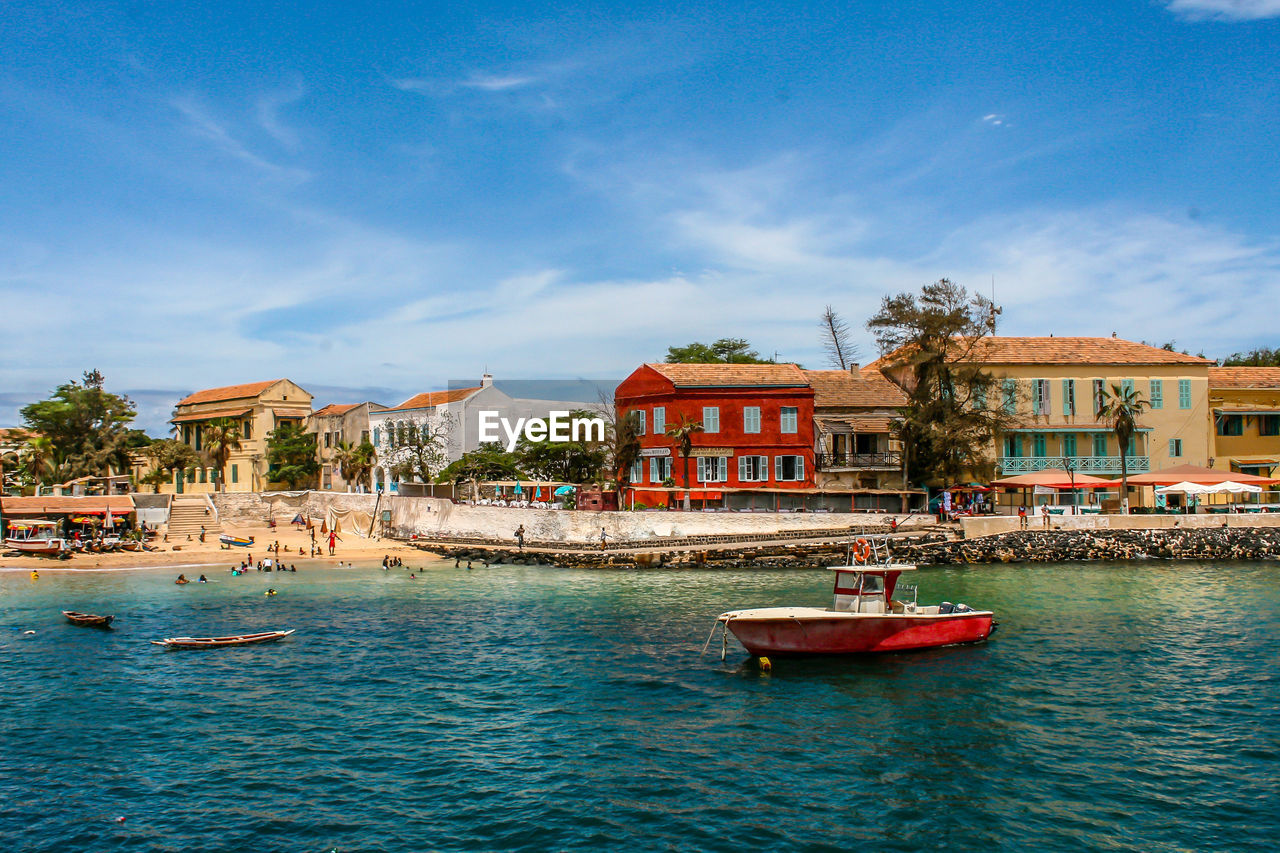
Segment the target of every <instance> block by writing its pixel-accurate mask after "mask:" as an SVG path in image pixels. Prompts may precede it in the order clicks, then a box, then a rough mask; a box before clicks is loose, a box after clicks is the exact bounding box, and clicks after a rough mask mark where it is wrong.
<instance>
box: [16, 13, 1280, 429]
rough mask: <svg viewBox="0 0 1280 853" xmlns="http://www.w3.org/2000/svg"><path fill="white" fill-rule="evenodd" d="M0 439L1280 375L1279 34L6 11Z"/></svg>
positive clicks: (923, 21)
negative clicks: (591, 395) (516, 407)
mask: <svg viewBox="0 0 1280 853" xmlns="http://www.w3.org/2000/svg"><path fill="white" fill-rule="evenodd" d="M3 20H4V25H3V26H0V115H3V117H4V121H3V132H0V426H5V425H16V424H17V423H19V422H20V417H19V415H18V409H19V408H20V407H21V406H22V405H23V404H25V403H27V402H31V401H33V400H37V399H41V398H43V397H45V396H47V395H48V393H49V392H50V391H51V390H52V389H53V388H54V387H55V386H57V385H58V384H59V383H61V382H64V381H67V380H69V379H75V378H79V377H80V376H81V374H82V373H83V372H84V371H86V370H89V369H93V368H96V369H98V370H100V371H102V373H104V374H105V375H106V378H107V387H108V389H109V390H114V391H117V392H124V393H129V394H130V396H131V397H133V399H135V401H137V402H138V404H139V409H140V416H139V422H140V424H142V425H143V426H144V427H146V428H147V429H148V430H149V431H151V432H152V433H153V434H156V435H159V434H162V433H163V432H164V431H165V425H164V421H165V420H166V419H167V417H168V415H169V411H170V409H171V408H172V406H173V404H174V403H175V402H176V401H177V399H178V398H179V397H181V396H183V395H184V394H185V393H188V392H190V391H192V390H196V389H199V388H206V387H212V386H218V385H228V384H236V383H242V382H251V381H257V380H262V379H274V378H279V377H288V378H290V379H293V380H294V381H295V382H298V383H299V384H301V385H302V386H303V387H304V388H307V389H308V390H310V391H312V392H313V393H314V394H315V395H316V405H317V406H320V405H324V404H326V403H329V402H342V401H349V402H354V401H359V400H364V399H373V400H375V401H377V402H382V403H386V404H390V405H394V404H395V403H398V402H400V401H401V400H403V399H405V398H407V397H409V396H410V395H412V394H413V393H417V392H419V391H423V390H431V389H435V388H443V387H446V386H447V384H448V383H449V382H450V381H451V380H458V379H462V378H471V377H478V376H479V374H480V373H482V372H483V371H485V370H487V371H489V372H491V373H493V374H495V375H497V376H499V377H505V378H519V379H528V378H565V377H600V376H625V375H626V374H628V373H629V372H631V370H633V369H634V368H635V367H636V366H638V365H639V364H640V363H642V362H644V361H658V360H661V359H662V358H663V356H664V355H665V353H666V349H667V347H668V346H671V345H678V344H685V343H688V342H690V341H695V340H701V341H710V340H713V339H715V338H720V337H742V338H747V339H749V340H750V341H751V343H752V344H753V345H754V346H755V347H756V348H757V349H758V350H759V351H760V352H762V353H764V354H767V355H770V356H772V355H774V354H775V353H776V354H777V356H778V357H779V358H781V359H786V360H794V361H799V362H801V363H803V364H805V365H806V366H808V367H822V366H824V356H823V354H822V350H821V342H820V340H819V334H818V319H819V317H820V315H821V313H822V311H823V308H824V307H825V306H826V305H831V306H833V307H834V308H835V309H836V310H837V311H838V312H840V314H841V315H842V316H843V317H845V318H846V319H847V320H848V321H849V323H850V325H851V326H853V327H854V329H855V332H856V336H857V339H858V341H859V345H860V357H861V360H862V361H863V362H867V361H871V360H872V359H874V358H875V356H876V355H877V353H876V352H875V350H874V344H873V343H872V341H871V338H870V336H869V335H868V334H866V333H865V330H864V328H863V324H864V323H865V321H866V319H867V318H868V317H869V316H871V315H872V314H873V313H874V312H875V310H876V308H877V307H878V305H879V303H880V300H881V299H882V298H883V297H884V296H885V295H887V294H891V293H897V292H901V291H909V290H917V289H918V288H919V287H920V286H921V285H923V284H925V283H928V282H930V281H935V280H937V279H939V278H942V277H947V278H950V279H952V280H953V281H957V282H958V283H960V284H962V285H965V286H966V287H968V288H970V289H972V290H976V291H980V292H982V293H983V294H985V295H991V293H992V292H994V295H995V298H996V301H997V302H998V303H999V304H1001V305H1002V307H1003V314H1002V316H1001V323H1002V325H1001V327H1000V332H1001V333H1002V334H1011V335H1043V334H1050V333H1053V334H1058V335H1110V334H1112V333H1113V332H1115V333H1117V334H1119V335H1120V336H1121V337H1126V338H1130V339H1133V340H1146V341H1150V342H1153V343H1164V342H1166V341H1174V342H1175V343H1176V345H1177V346H1178V348H1179V349H1183V348H1185V349H1188V350H1190V351H1191V352H1193V353H1194V352H1204V353H1205V354H1206V355H1209V356H1215V357H1221V356H1225V355H1227V354H1229V353H1231V352H1234V351H1239V350H1244V349H1248V348H1251V347H1253V346H1259V345H1267V346H1276V345H1277V344H1280V340H1278V339H1277V333H1276V316H1277V315H1276V310H1275V308H1276V306H1277V305H1280V228H1277V225H1278V224H1280V223H1278V222H1277V212H1278V211H1277V205H1278V204H1280V202H1278V194H1277V192H1276V187H1277V186H1280V156H1277V153H1276V141H1277V140H1278V139H1280V49H1278V45H1280V0H1105V2H1103V0H1096V2H1095V0H1072V2H1059V0H1041V2H1037V3H1031V4H1028V3H1025V2H1011V0H985V1H984V2H982V3H973V2H965V3H961V2H953V0H932V2H926V0H900V1H899V2H896V3H865V2H857V1H856V0H852V1H850V0H846V2H843V3H838V4H837V3H826V4H814V3H806V2H789V0H774V2H770V3H742V4H699V3H689V2H682V3H670V2H668V3H645V2H628V3H616V2H609V0H601V2H595V3H591V4H557V3H548V2H542V3H494V2H483V0H482V2H473V3H469V4H443V3H440V4H435V3H396V2H376V0H374V2H366V3H362V4H336V3H331V2H324V0H317V2H313V3H296V2H291V3H280V2H273V1H272V0H254V2H240V0H225V2H222V3H217V4H208V3H205V4H195V3H178V2H173V3H155V2H133V3H110V2H92V3H76V2H49V0H41V2H27V0H6V2H5V4H4V12H3Z"/></svg>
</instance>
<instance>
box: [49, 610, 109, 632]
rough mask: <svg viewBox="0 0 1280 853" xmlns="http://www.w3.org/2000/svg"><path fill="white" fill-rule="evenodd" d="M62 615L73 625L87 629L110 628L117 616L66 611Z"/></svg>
mask: <svg viewBox="0 0 1280 853" xmlns="http://www.w3.org/2000/svg"><path fill="white" fill-rule="evenodd" d="M62 615H63V616H65V617H67V621H68V622H70V623H71V624H72V625H84V626H85V627H87V628H110V627H111V620H112V619H114V618H116V617H115V616H95V615H94V614H92V613H80V612H77V611H75V610H64V611H62Z"/></svg>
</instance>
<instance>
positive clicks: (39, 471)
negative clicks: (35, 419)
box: [22, 435, 58, 495]
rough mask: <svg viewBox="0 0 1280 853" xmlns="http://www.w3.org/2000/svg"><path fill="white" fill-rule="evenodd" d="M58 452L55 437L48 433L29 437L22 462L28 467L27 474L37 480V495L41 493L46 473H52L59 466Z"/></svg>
mask: <svg viewBox="0 0 1280 853" xmlns="http://www.w3.org/2000/svg"><path fill="white" fill-rule="evenodd" d="M57 453H58V449H57V448H56V447H54V446H53V439H52V438H49V436H47V435H37V436H34V437H33V438H29V439H27V448H26V452H25V453H24V454H23V461H22V464H23V466H24V467H25V468H26V469H27V476H29V477H30V478H31V479H33V480H35V482H36V494H37V495H38V494H40V486H41V485H42V483H43V480H44V475H45V474H51V473H53V472H54V471H56V470H57V468H58V462H57V459H56V456H57Z"/></svg>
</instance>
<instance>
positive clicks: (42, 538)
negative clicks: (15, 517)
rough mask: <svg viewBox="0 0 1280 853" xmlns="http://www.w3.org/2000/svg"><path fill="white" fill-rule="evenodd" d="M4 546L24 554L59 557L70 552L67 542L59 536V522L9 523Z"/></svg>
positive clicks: (41, 520)
mask: <svg viewBox="0 0 1280 853" xmlns="http://www.w3.org/2000/svg"><path fill="white" fill-rule="evenodd" d="M4 546H5V547H6V548H8V549H9V550H11V551H18V552H20V553H23V554H45V555H50V556H53V555H58V554H62V553H63V552H66V551H68V550H69V549H68V547H67V540H66V539H64V538H62V537H61V536H59V535H58V522H56V521H46V520H43V519H40V520H32V521H11V522H9V535H8V536H6V537H5V538H4Z"/></svg>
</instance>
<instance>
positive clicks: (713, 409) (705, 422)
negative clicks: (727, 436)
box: [702, 406, 720, 432]
mask: <svg viewBox="0 0 1280 853" xmlns="http://www.w3.org/2000/svg"><path fill="white" fill-rule="evenodd" d="M702 431H703V432H719V431H720V407H719V406H703V407H702Z"/></svg>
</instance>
